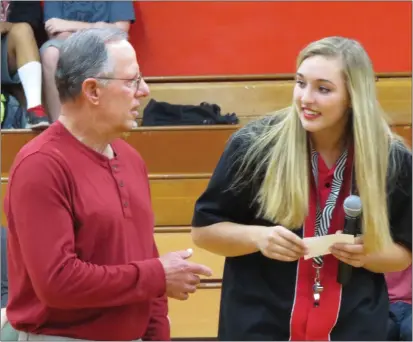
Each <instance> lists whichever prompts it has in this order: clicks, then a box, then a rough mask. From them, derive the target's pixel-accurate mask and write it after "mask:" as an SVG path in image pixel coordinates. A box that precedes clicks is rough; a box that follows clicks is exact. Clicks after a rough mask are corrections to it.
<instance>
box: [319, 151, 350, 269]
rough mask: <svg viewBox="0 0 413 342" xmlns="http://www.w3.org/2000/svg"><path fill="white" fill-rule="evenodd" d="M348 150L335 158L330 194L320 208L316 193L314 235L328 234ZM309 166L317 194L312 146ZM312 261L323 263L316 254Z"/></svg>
mask: <svg viewBox="0 0 413 342" xmlns="http://www.w3.org/2000/svg"><path fill="white" fill-rule="evenodd" d="M347 155H348V150H347V149H346V150H344V152H343V153H342V154H341V156H340V158H339V159H338V160H337V163H336V169H335V170H334V176H333V182H332V184H331V190H330V194H329V195H328V198H327V201H326V204H325V206H324V208H323V210H321V208H320V200H319V196H318V195H317V211H316V221H315V236H323V235H327V234H328V229H329V227H330V221H331V217H332V216H333V211H334V208H335V206H336V202H337V198H338V195H339V193H340V190H341V186H342V184H343V178H344V170H345V166H346V161H347ZM311 166H312V171H313V177H314V182H315V189H316V191H317V194H318V153H317V152H316V151H315V150H314V149H313V148H312V149H311ZM313 260H314V262H315V263H316V264H317V265H318V266H322V265H323V257H322V256H318V257H315V258H313Z"/></svg>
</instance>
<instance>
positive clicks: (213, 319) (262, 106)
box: [1, 77, 412, 340]
mask: <svg viewBox="0 0 413 342" xmlns="http://www.w3.org/2000/svg"><path fill="white" fill-rule="evenodd" d="M150 86H151V91H152V95H151V96H152V97H153V98H155V99H156V100H158V101H167V102H170V103H177V104H199V103H201V102H204V101H206V102H211V103H217V104H219V105H220V106H221V108H222V112H223V113H227V112H231V113H232V112H235V113H237V114H238V116H239V117H240V119H241V125H237V126H209V127H194V126H192V127H183V126H181V127H153V128H150V127H147V128H138V129H136V130H134V131H133V132H132V133H131V134H130V136H129V137H128V138H126V139H127V141H128V142H129V143H130V144H131V145H132V146H133V147H134V148H136V149H137V150H138V151H139V152H140V153H141V155H142V156H143V158H144V160H145V162H146V164H147V168H148V172H149V175H150V176H149V178H150V186H151V192H152V204H153V208H154V211H155V225H156V227H155V238H156V241H157V243H158V247H159V250H160V253H161V254H164V253H166V252H169V251H174V250H178V249H186V248H193V249H194V256H193V258H192V259H193V260H194V261H195V262H200V263H204V264H206V265H208V266H210V267H211V268H212V269H213V276H212V277H211V279H208V280H203V281H202V284H201V286H200V288H199V290H198V291H197V293H196V294H194V295H192V296H191V297H190V299H189V300H188V301H185V302H180V301H176V300H170V301H169V306H170V318H171V329H172V337H173V338H174V339H204V340H205V339H211V338H212V339H213V338H216V335H217V323H218V312H219V296H220V283H221V279H222V272H223V261H224V260H223V258H222V257H219V256H216V255H213V254H211V253H209V252H207V251H204V250H201V249H199V248H197V247H196V246H194V245H193V243H192V241H191V237H190V225H191V219H192V213H193V206H194V202H195V200H196V199H197V198H198V196H199V195H200V194H201V193H202V191H203V190H204V189H205V187H206V185H207V182H208V180H209V178H210V175H211V173H212V171H213V169H214V167H215V165H216V163H217V161H218V158H219V156H220V155H221V153H222V151H223V148H224V146H225V143H226V142H227V139H228V138H229V136H230V135H231V134H232V133H233V132H235V131H236V130H237V129H239V128H240V127H241V126H242V125H243V124H244V123H245V122H247V121H249V120H251V119H254V118H256V117H258V116H260V115H261V114H263V113H266V112H270V111H272V110H275V109H278V108H281V107H284V106H286V105H288V104H289V103H290V101H291V95H292V86H293V82H292V81H288V80H259V81H256V80H255V81H254V80H242V81H240V80H238V81H222V82H199V81H197V82H192V81H189V80H186V81H185V82H166V81H165V80H163V81H162V80H158V81H156V83H152V84H151V85H150ZM377 88H378V93H379V101H380V103H381V104H382V106H383V107H384V109H385V110H386V111H387V112H388V113H389V116H390V118H391V121H392V129H393V130H394V131H396V132H397V133H398V134H400V135H402V136H403V137H405V139H406V140H407V141H408V142H409V143H410V144H411V133H412V132H411V121H412V119H411V103H412V101H411V79H410V77H398V78H395V77H389V78H381V79H379V81H378V82H377ZM147 101H148V100H145V103H144V104H146V103H147ZM35 135H36V133H33V132H30V131H25V130H21V131H2V144H1V175H2V178H1V200H2V203H3V198H4V193H5V188H6V186H7V177H8V173H9V170H10V166H11V163H12V161H13V159H14V156H15V155H16V153H17V152H18V150H19V149H20V148H21V147H22V146H23V145H24V144H25V143H26V142H28V141H29V140H30V139H32V138H33V137H34V136H35ZM2 224H3V225H6V220H5V217H4V215H2Z"/></svg>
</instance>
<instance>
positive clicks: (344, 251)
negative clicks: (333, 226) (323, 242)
mask: <svg viewBox="0 0 413 342" xmlns="http://www.w3.org/2000/svg"><path fill="white" fill-rule="evenodd" d="M338 233H340V232H338ZM331 254H333V255H334V256H335V257H336V258H337V259H338V260H340V261H342V262H344V263H346V264H349V265H351V266H353V267H363V266H364V264H365V262H366V254H365V251H364V244H363V237H362V236H358V237H356V239H355V241H354V244H353V243H336V244H334V245H333V246H332V247H331Z"/></svg>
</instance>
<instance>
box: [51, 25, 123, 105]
mask: <svg viewBox="0 0 413 342" xmlns="http://www.w3.org/2000/svg"><path fill="white" fill-rule="evenodd" d="M127 39H128V35H127V33H126V32H125V31H123V30H121V29H117V28H103V29H99V28H92V29H86V30H80V31H77V32H75V33H73V34H72V35H71V36H69V37H68V38H67V39H66V40H65V41H64V42H63V44H62V46H61V47H60V49H59V52H60V54H59V60H58V62H57V68H56V73H55V81H56V87H57V91H58V93H59V98H60V102H61V103H64V102H66V101H69V100H74V99H75V98H76V97H77V96H79V94H80V93H81V91H82V84H83V81H84V80H86V79H87V78H91V77H92V78H93V77H99V76H108V75H110V74H111V73H112V72H113V71H114V65H113V63H111V61H110V58H109V53H108V50H107V46H106V44H108V43H111V42H116V41H121V40H127Z"/></svg>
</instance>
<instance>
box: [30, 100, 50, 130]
mask: <svg viewBox="0 0 413 342" xmlns="http://www.w3.org/2000/svg"><path fill="white" fill-rule="evenodd" d="M27 116H28V117H27V121H28V122H27V125H26V127H27V128H29V129H35V130H38V129H46V128H47V127H49V126H50V123H49V118H48V117H47V115H46V113H45V110H44V108H43V106H42V105H39V106H36V107H33V108H29V109H28V110H27Z"/></svg>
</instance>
